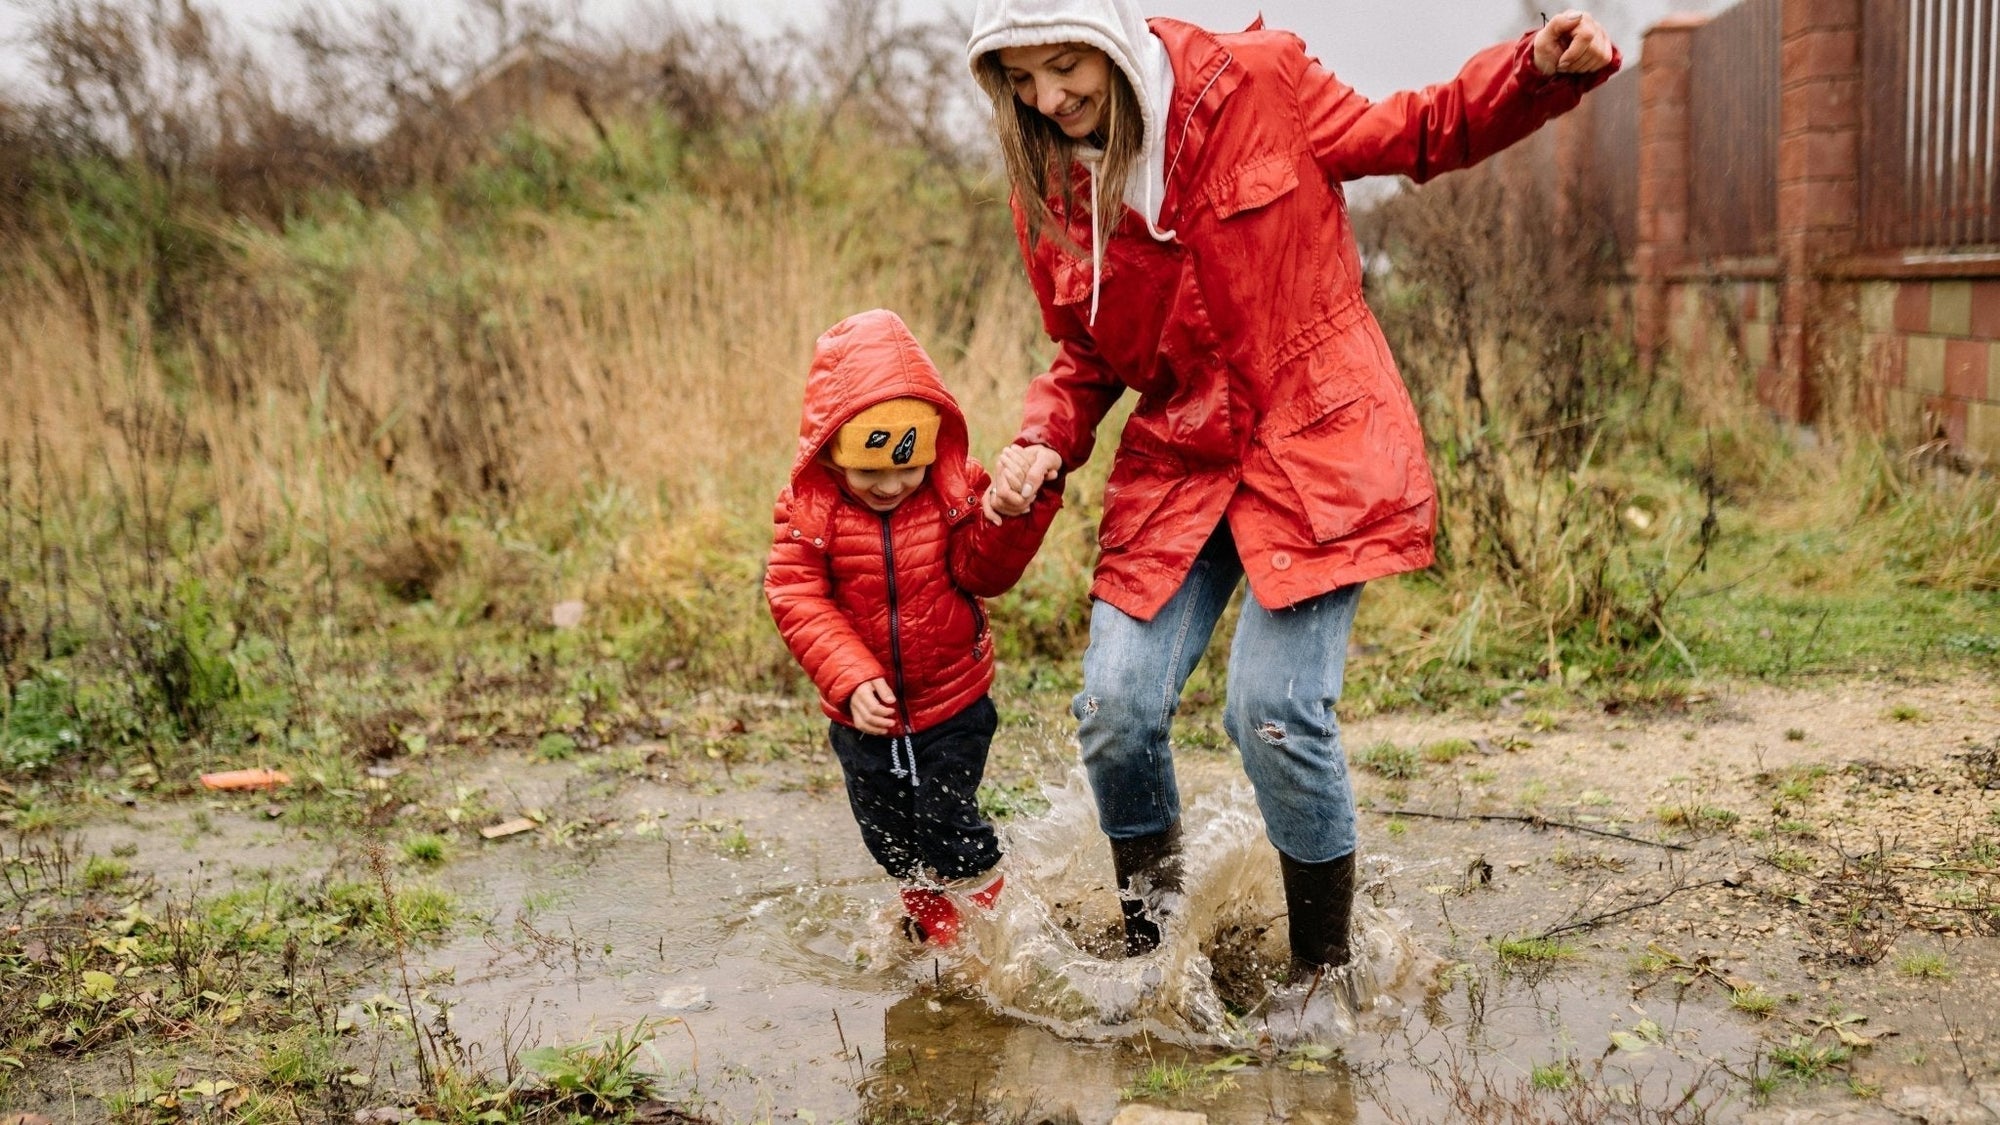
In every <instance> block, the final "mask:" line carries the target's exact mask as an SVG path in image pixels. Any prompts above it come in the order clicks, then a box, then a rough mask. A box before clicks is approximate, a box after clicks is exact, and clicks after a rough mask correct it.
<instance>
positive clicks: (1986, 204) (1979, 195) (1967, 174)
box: [1861, 0, 2000, 252]
mask: <svg viewBox="0 0 2000 1125" xmlns="http://www.w3.org/2000/svg"><path fill="white" fill-rule="evenodd" d="M1866 5H1867V6H1866V9H1865V15H1864V20H1865V22H1864V24H1863V27H1862V74H1863V81H1862V86H1863V90H1862V98H1863V104H1862V151H1863V154H1864V155H1863V159H1862V162H1861V206H1862V239H1863V241H1864V243H1865V244H1866V245H1867V246H1868V247H1869V248H1870V249H1874V250H1905V251H1908V250H1916V251H1932V252H1949V251H1967V250H1990V249H1995V248H2000V0H1866Z"/></svg>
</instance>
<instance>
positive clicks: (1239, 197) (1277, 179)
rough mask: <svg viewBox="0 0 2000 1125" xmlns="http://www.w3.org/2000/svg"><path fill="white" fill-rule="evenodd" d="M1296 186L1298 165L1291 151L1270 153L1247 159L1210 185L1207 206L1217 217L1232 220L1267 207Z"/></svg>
mask: <svg viewBox="0 0 2000 1125" xmlns="http://www.w3.org/2000/svg"><path fill="white" fill-rule="evenodd" d="M1298 186H1299V169H1298V164H1297V162H1296V161H1295V160H1294V159H1293V158H1292V156H1291V154H1289V153H1272V154H1271V155H1269V156H1263V157H1258V158H1256V159H1254V160H1252V161H1250V162H1249V163H1247V164H1245V165H1244V166H1243V167H1242V168H1240V169H1238V170H1237V172H1236V174H1235V175H1233V176H1230V177H1229V178H1228V179H1226V180H1223V181H1222V182H1220V183H1218V184H1216V185H1215V186H1214V187H1212V188H1210V189H1209V191H1208V200H1209V207H1210V208H1211V209H1212V210H1213V211H1214V212H1215V217H1216V218H1217V219H1233V218H1235V217H1236V216H1238V215H1241V214H1244V213H1245V212H1248V211H1256V210H1258V209H1260V208H1263V207H1268V206H1270V205H1271V204H1273V203H1275V202H1277V201H1278V200H1280V199H1282V198H1284V197H1285V196H1287V195H1289V194H1291V192H1292V190H1293V189H1294V188H1297V187H1298Z"/></svg>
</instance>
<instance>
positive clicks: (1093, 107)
mask: <svg viewBox="0 0 2000 1125" xmlns="http://www.w3.org/2000/svg"><path fill="white" fill-rule="evenodd" d="M999 59H1000V67H1001V69H1002V70H1003V71H1005V72H1006V75H1007V81H1008V83H1009V84H1011V85H1012V86H1013V87H1014V96H1015V97H1017V98H1019V99H1021V104H1023V105H1026V106H1031V107H1033V108H1034V109H1035V110H1036V111H1038V112H1039V113H1041V115H1042V116H1044V117H1046V118H1048V119H1049V120H1051V121H1053V122H1055V123H1056V128H1058V129H1061V130H1062V131H1063V135H1064V136H1066V137H1068V138H1069V139H1071V140H1073V141H1080V140H1083V139H1084V138H1085V137H1088V136H1090V135H1091V134H1092V133H1094V132H1096V131H1097V127H1098V126H1099V125H1100V124H1102V123H1103V121H1104V114H1105V109H1106V107H1107V106H1108V105H1109V104H1110V102H1111V56H1109V55H1107V54H1105V53H1104V52H1103V51H1100V50H1098V49H1097V48H1096V47H1091V46H1086V45H1085V44H1082V43H1053V44H1050V43H1044V44H1040V45H1037V46H1032V47H1002V48H1001V49H1000V51H999Z"/></svg>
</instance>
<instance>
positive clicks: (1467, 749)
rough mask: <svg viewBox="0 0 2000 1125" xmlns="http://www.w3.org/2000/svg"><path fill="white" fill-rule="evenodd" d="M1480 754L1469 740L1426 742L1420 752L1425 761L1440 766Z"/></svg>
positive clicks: (1450, 739) (1445, 739) (1451, 739)
mask: <svg viewBox="0 0 2000 1125" xmlns="http://www.w3.org/2000/svg"><path fill="white" fill-rule="evenodd" d="M1478 752H1479V751H1478V748H1477V747H1475V746H1474V745H1473V744H1472V742H1471V741H1470V740H1469V739H1464V738H1443V739H1439V740H1437V741H1435V742H1426V743H1424V746H1423V749H1422V750H1420V751H1418V753H1419V754H1421V755H1422V756H1423V759H1424V761H1426V762H1435V763H1437V764H1438V765H1447V764H1449V763H1451V762H1455V761H1457V760H1459V759H1460V758H1463V757H1465V756H1466V755H1468V754H1476V753H1478Z"/></svg>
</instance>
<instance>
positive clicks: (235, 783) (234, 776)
mask: <svg viewBox="0 0 2000 1125" xmlns="http://www.w3.org/2000/svg"><path fill="white" fill-rule="evenodd" d="M201 783H202V785H203V786H204V787H206V788H209V789H276V788H277V787H278V786H280V785H290V784H291V783H292V775H291V774H288V773H286V772H285V771H284V770H262V769H259V770H224V771H222V772H221V773H205V774H202V775H201Z"/></svg>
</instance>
